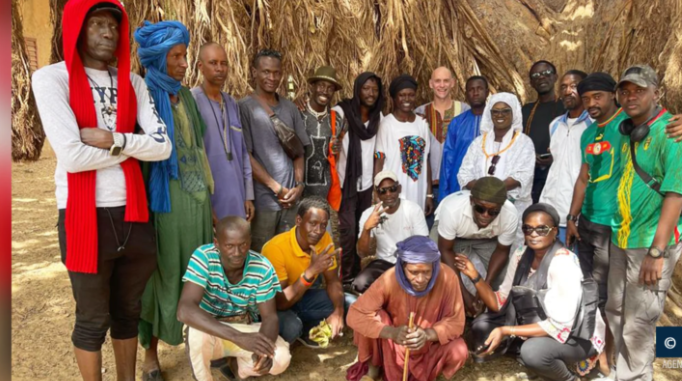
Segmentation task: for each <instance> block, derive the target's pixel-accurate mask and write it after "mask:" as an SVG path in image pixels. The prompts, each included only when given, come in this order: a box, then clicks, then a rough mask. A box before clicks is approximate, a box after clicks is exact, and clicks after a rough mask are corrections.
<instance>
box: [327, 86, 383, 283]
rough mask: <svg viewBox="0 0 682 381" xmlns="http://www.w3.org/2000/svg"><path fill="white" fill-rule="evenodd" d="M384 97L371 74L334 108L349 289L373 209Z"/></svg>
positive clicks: (343, 277)
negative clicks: (364, 220) (363, 223)
mask: <svg viewBox="0 0 682 381" xmlns="http://www.w3.org/2000/svg"><path fill="white" fill-rule="evenodd" d="M383 107H384V94H383V91H382V86H381V78H379V77H378V76H377V75H376V74H374V73H371V72H365V73H362V74H360V75H359V76H358V77H357V78H356V79H355V84H354V86H353V98H351V99H344V100H343V101H341V102H340V103H339V104H338V105H336V106H335V107H334V108H332V110H333V111H335V112H336V113H337V115H338V116H339V119H340V120H342V123H341V124H339V125H340V126H343V127H342V132H341V134H340V135H339V140H340V141H341V147H339V148H340V152H339V160H338V161H337V170H338V172H337V173H338V176H339V182H340V183H341V207H340V208H339V233H340V234H341V242H340V244H341V281H342V282H343V285H344V288H346V289H350V288H351V284H352V283H353V280H354V279H355V276H356V275H358V273H359V272H360V257H359V256H358V254H357V251H356V244H357V239H358V233H359V232H360V226H359V221H360V217H361V216H362V212H364V211H365V210H366V209H367V208H369V207H370V206H371V205H372V192H373V187H372V185H373V184H372V183H373V181H374V175H375V174H376V173H377V172H375V171H374V148H375V145H376V135H377V131H378V130H379V122H380V121H381V118H382V117H383V115H382V114H381V109H382V108H383Z"/></svg>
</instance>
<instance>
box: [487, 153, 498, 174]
mask: <svg viewBox="0 0 682 381" xmlns="http://www.w3.org/2000/svg"><path fill="white" fill-rule="evenodd" d="M498 161H500V155H495V156H493V161H492V162H491V163H490V168H488V176H492V175H494V174H495V168H496V167H497V162H498Z"/></svg>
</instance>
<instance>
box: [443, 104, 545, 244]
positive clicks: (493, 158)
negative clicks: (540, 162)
mask: <svg viewBox="0 0 682 381" xmlns="http://www.w3.org/2000/svg"><path fill="white" fill-rule="evenodd" d="M481 118H482V119H481V136H479V137H477V138H476V139H474V141H473V142H472V143H471V145H470V146H469V149H468V151H467V153H466V155H465V156H464V160H463V161H462V166H461V167H460V169H459V173H458V174H457V181H458V182H459V185H460V187H461V188H462V189H465V188H466V189H471V188H472V187H473V186H474V184H475V183H476V180H478V179H480V178H481V177H485V176H495V177H497V178H498V179H500V180H502V181H504V183H505V185H506V186H507V195H508V197H509V200H510V201H511V202H512V203H514V206H516V210H517V211H518V213H519V219H520V218H521V215H522V214H523V211H524V210H526V208H527V207H528V206H530V205H531V204H532V203H533V200H532V198H531V188H532V187H533V174H534V173H535V146H533V141H532V140H531V139H530V138H529V137H528V136H526V135H524V134H523V129H522V127H523V123H522V119H523V116H522V115H521V104H520V103H519V99H518V98H517V97H516V95H514V94H510V93H499V94H495V95H493V96H492V97H491V98H490V102H488V104H487V105H486V106H485V110H484V111H483V115H482V117H481ZM519 225H521V224H519ZM522 243H523V236H522V235H521V231H520V230H519V233H518V237H517V243H516V244H517V245H521V244H522ZM515 247H516V246H515Z"/></svg>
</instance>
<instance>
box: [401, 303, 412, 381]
mask: <svg viewBox="0 0 682 381" xmlns="http://www.w3.org/2000/svg"><path fill="white" fill-rule="evenodd" d="M407 326H408V327H409V328H410V330H411V329H412V328H414V312H410V322H409V323H408V325H407ZM409 363H410V348H407V349H405V366H404V367H403V381H407V374H408V371H407V366H408V364H409Z"/></svg>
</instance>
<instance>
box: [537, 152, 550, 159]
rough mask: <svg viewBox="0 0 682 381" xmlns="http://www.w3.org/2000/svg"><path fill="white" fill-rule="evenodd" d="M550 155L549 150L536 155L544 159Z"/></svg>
mask: <svg viewBox="0 0 682 381" xmlns="http://www.w3.org/2000/svg"><path fill="white" fill-rule="evenodd" d="M551 156H552V154H551V153H549V152H547V153H543V154H541V155H538V157H539V158H540V159H546V158H548V157H551Z"/></svg>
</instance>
